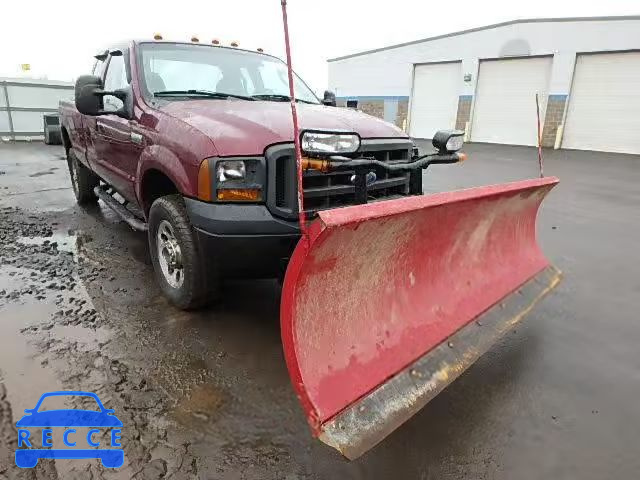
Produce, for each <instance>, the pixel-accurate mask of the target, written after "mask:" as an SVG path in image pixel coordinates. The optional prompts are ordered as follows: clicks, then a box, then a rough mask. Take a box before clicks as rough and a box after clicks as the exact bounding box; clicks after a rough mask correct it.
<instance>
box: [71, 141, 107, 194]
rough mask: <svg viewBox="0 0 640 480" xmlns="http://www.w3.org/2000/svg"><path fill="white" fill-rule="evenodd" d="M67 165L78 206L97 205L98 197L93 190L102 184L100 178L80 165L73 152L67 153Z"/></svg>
mask: <svg viewBox="0 0 640 480" xmlns="http://www.w3.org/2000/svg"><path fill="white" fill-rule="evenodd" d="M67 164H68V165H69V175H70V176H71V186H72V187H73V193H74V195H75V196H76V201H77V202H78V205H89V204H92V203H93V204H95V203H96V202H97V201H98V197H96V194H95V193H94V192H93V189H94V188H95V187H97V186H98V184H99V183H100V178H98V176H97V175H96V174H95V173H93V172H92V171H91V170H89V169H88V168H87V167H85V166H84V165H83V164H82V163H80V161H79V160H78V159H77V158H76V156H75V155H74V154H73V152H72V151H71V150H69V151H68V152H67Z"/></svg>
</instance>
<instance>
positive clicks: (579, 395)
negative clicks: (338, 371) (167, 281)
mask: <svg viewBox="0 0 640 480" xmlns="http://www.w3.org/2000/svg"><path fill="white" fill-rule="evenodd" d="M466 151H467V152H468V153H469V157H470V158H469V160H468V161H467V162H466V163H464V164H462V165H453V166H440V167H434V168H432V169H431V170H429V172H428V174H427V175H426V185H425V189H426V190H427V191H428V192H434V191H441V190H448V189H452V188H461V187H467V186H472V185H481V184H488V183H497V182H501V181H507V180H516V179H521V178H526V177H532V176H536V175H537V158H536V152H535V150H534V149H531V148H524V147H506V146H504V147H498V146H490V145H470V146H468V147H467V148H466ZM545 172H546V173H547V174H551V175H557V176H559V177H560V178H561V184H560V186H558V187H557V188H556V189H555V190H554V191H553V192H552V193H551V195H550V196H549V197H548V199H547V201H546V202H545V204H544V207H543V210H542V214H541V217H540V219H539V235H540V241H541V243H542V246H543V249H544V250H545V252H546V253H547V255H548V256H549V258H550V259H551V260H552V261H553V262H554V263H555V264H556V265H557V266H558V267H559V268H560V269H562V270H563V271H564V274H565V278H564V281H563V283H562V284H561V286H560V287H559V288H558V290H557V291H556V292H555V293H554V294H552V296H550V297H548V298H546V299H545V300H544V301H543V302H542V303H541V304H539V306H538V307H537V309H536V310H535V311H534V312H533V313H532V314H531V315H530V316H529V317H528V319H527V320H526V321H525V322H524V324H522V325H521V326H520V327H518V328H517V329H516V331H514V332H513V333H510V334H508V335H507V337H506V338H505V339H503V340H502V341H501V342H500V343H499V344H497V345H496V346H495V347H494V348H493V349H492V350H491V351H490V352H488V353H487V354H486V355H485V356H484V357H482V358H481V359H480V361H479V362H477V363H476V364H475V365H474V366H473V367H472V368H471V369H470V370H469V371H467V372H466V373H465V374H464V375H463V376H462V377H461V378H459V379H458V380H457V381H456V382H454V383H453V384H452V385H451V386H450V387H448V388H447V389H446V390H445V391H444V392H443V393H442V394H440V395H439V396H438V397H437V398H436V399H435V400H434V401H432V402H431V403H430V404H429V405H427V407H426V408H424V409H423V410H422V411H421V412H420V413H419V414H418V415H416V416H415V417H414V418H413V419H411V420H410V421H409V422H408V423H406V424H405V425H403V426H402V427H401V428H400V429H398V430H397V431H396V432H394V433H393V434H392V435H391V436H390V437H388V438H387V439H386V440H385V441H384V442H383V443H382V444H381V445H379V446H378V447H377V448H375V449H373V450H372V451H370V452H368V453H367V454H365V455H364V456H363V457H361V458H360V459H358V460H357V461H354V462H351V463H350V462H347V461H346V460H344V459H342V458H341V457H340V456H339V455H338V454H337V453H336V452H334V451H332V450H331V449H329V448H328V447H325V446H324V445H322V444H321V443H319V442H317V441H315V440H313V439H312V438H311V436H310V434H309V430H308V428H307V424H306V421H305V419H304V416H303V414H302V410H301V408H300V407H299V405H298V403H297V401H296V399H295V397H294V394H293V391H292V389H291V387H290V384H289V379H288V375H287V371H286V367H285V364H284V359H283V355H282V351H281V347H280V340H279V326H278V303H279V293H280V292H279V287H278V285H277V283H276V282H275V281H253V282H238V283H232V284H227V285H225V286H224V289H223V294H222V299H221V301H220V303H219V304H217V305H216V306H214V307H213V308H210V309H208V310H206V311H202V312H197V313H184V312H181V311H178V310H176V309H174V308H173V307H171V306H170V305H169V304H168V303H167V302H166V301H165V300H164V299H163V298H162V296H161V295H160V293H159V290H158V288H157V287H156V286H155V284H154V281H153V272H152V269H151V265H150V260H149V256H148V253H147V246H146V237H145V235H142V234H139V233H135V232H133V231H131V230H130V229H129V227H127V226H126V225H125V224H124V223H122V222H119V221H118V219H117V218H116V217H115V216H114V215H113V214H112V213H111V212H110V211H109V210H108V209H106V207H104V206H103V205H100V206H98V207H93V208H89V209H83V208H80V207H78V206H77V205H76V204H75V201H74V197H73V193H72V191H71V189H70V183H69V179H68V173H67V169H66V161H65V160H64V157H63V150H62V148H61V147H49V146H46V145H42V144H39V143H33V144H16V145H11V144H2V143H0V479H2V478H64V479H67V478H105V479H110V478H132V477H133V478H140V479H142V478H144V479H155V478H173V479H186V478H222V479H227V478H228V479H240V478H247V479H253V478H260V479H262V478H264V479H270V478H283V479H295V478H320V479H325V478H327V479H378V478H380V479H382V478H385V479H386V478H398V479H400V478H402V479H405V478H407V479H432V478H433V479H441V478H452V479H460V478H465V479H466V478H468V479H484V478H487V479H493V478H497V479H498V478H499V479H503V478H504V479H512V478H518V479H539V478H554V479H581V480H586V479H605V478H625V479H631V478H639V477H640V450H639V448H640V447H639V446H638V445H639V444H640V443H639V440H640V401H638V398H640V351H639V347H638V345H640V316H639V315H638V307H639V306H640V158H638V157H637V156H630V155H612V154H604V153H593V152H570V151H547V152H546V160H545ZM62 389H65V390H85V391H92V392H95V393H97V394H98V395H99V396H100V398H101V399H102V401H103V402H104V403H105V404H106V407H107V408H113V409H115V411H116V414H117V416H118V418H120V419H121V420H122V422H123V424H124V427H123V445H124V450H125V464H124V466H123V467H122V468H120V469H117V470H109V469H105V468H103V467H102V466H101V465H100V462H99V461H97V460H87V461H78V460H73V461H72V460H56V461H53V460H41V461H40V462H39V463H38V466H37V467H36V468H34V469H29V470H21V469H18V468H16V467H15V464H14V461H13V452H14V450H15V448H16V445H17V433H16V429H15V426H14V425H15V422H16V421H17V420H18V419H19V418H20V416H21V415H22V411H23V410H24V409H25V408H32V407H33V406H34V404H35V402H36V401H37V399H38V398H39V396H40V395H41V394H42V393H43V392H46V391H51V390H62Z"/></svg>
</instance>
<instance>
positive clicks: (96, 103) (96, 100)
mask: <svg viewBox="0 0 640 480" xmlns="http://www.w3.org/2000/svg"><path fill="white" fill-rule="evenodd" d="M103 88H104V86H103V84H102V80H101V79H100V77H96V76H95V75H82V76H81V77H78V80H76V87H75V98H76V108H77V109H78V111H79V112H80V113H82V114H83V115H89V116H92V117H97V116H99V115H117V116H119V117H122V118H129V117H130V116H129V114H128V111H127V107H126V105H127V103H128V102H127V97H128V95H129V94H128V92H127V91H126V90H114V91H113V92H107V91H105V90H103ZM106 95H112V96H114V97H116V98H119V99H120V100H122V102H123V103H124V104H125V106H124V107H123V108H120V109H118V110H115V111H109V110H105V109H104V97H105V96H106Z"/></svg>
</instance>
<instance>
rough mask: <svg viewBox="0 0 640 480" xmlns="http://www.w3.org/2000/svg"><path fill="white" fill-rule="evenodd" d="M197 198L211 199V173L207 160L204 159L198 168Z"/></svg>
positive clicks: (208, 200)
mask: <svg viewBox="0 0 640 480" xmlns="http://www.w3.org/2000/svg"><path fill="white" fill-rule="evenodd" d="M198 198H199V199H200V200H204V201H205V202H210V201H211V175H210V172H209V160H204V161H203V162H202V163H201V164H200V168H199V169H198Z"/></svg>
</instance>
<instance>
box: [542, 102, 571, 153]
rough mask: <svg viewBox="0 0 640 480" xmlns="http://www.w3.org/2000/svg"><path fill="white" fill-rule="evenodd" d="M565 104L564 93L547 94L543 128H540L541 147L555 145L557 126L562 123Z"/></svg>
mask: <svg viewBox="0 0 640 480" xmlns="http://www.w3.org/2000/svg"><path fill="white" fill-rule="evenodd" d="M566 104H567V96H566V95H549V99H548V100H547V112H546V114H545V116H544V128H543V130H542V146H543V147H553V146H554V145H555V143H556V133H558V127H559V126H560V124H561V123H562V117H563V115H564V108H565V106H566Z"/></svg>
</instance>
